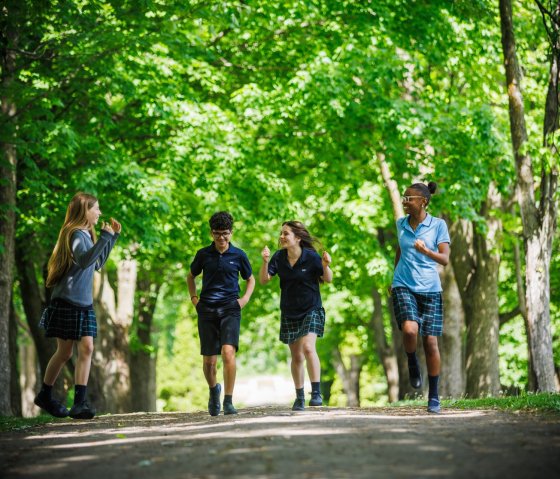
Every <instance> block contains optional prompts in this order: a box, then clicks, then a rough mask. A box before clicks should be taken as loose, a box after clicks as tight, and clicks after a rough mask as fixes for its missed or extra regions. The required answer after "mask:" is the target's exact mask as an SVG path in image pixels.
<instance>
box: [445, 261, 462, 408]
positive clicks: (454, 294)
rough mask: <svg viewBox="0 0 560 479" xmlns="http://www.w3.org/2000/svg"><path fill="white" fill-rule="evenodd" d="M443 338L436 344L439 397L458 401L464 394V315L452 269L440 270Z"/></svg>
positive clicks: (449, 267) (451, 266) (450, 266)
mask: <svg viewBox="0 0 560 479" xmlns="http://www.w3.org/2000/svg"><path fill="white" fill-rule="evenodd" d="M441 277H442V278H441V282H442V284H443V285H444V288H443V309H444V312H445V314H444V316H443V336H442V337H441V338H440V340H439V349H440V353H441V372H440V394H441V396H442V397H455V398H457V397H460V396H462V395H463V393H464V392H465V365H464V353H463V341H462V338H463V328H464V325H465V312H464V310H463V304H462V302H461V294H460V293H459V287H458V286H457V280H456V279H455V273H454V271H453V265H452V264H449V265H447V266H446V267H445V268H443V271H442V274H441Z"/></svg>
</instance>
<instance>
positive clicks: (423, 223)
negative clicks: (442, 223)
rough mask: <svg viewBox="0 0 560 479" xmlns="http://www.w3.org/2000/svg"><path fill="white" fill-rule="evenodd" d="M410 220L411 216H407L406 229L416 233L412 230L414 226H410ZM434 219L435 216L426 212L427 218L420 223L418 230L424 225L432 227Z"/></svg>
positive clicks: (405, 219)
mask: <svg viewBox="0 0 560 479" xmlns="http://www.w3.org/2000/svg"><path fill="white" fill-rule="evenodd" d="M409 218H410V215H406V216H405V217H404V227H405V228H408V229H409V230H410V231H412V232H413V233H414V230H413V229H412V226H410V223H409V221H408V219H409ZM432 219H433V216H432V215H431V214H430V213H427V212H426V217H425V218H424V220H422V221H421V222H420V223H418V226H417V227H416V230H418V228H420V226H422V225H424V226H426V227H428V226H430V225H431V224H432Z"/></svg>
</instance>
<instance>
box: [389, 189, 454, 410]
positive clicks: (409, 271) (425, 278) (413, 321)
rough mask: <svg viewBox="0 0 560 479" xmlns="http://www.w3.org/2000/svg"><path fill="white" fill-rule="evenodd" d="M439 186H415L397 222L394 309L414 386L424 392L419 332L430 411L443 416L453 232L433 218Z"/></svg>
mask: <svg viewBox="0 0 560 479" xmlns="http://www.w3.org/2000/svg"><path fill="white" fill-rule="evenodd" d="M436 188H437V185H436V184H435V183H434V182H430V183H429V184H428V185H425V184H424V183H415V184H413V185H411V186H409V187H408V188H407V189H406V191H405V192H404V194H405V196H403V198H402V203H403V207H404V211H405V213H407V216H405V217H404V218H400V219H399V220H398V221H397V234H398V239H399V247H398V248H397V254H396V257H395V275H394V277H393V283H392V285H391V296H392V299H393V308H394V311H395V317H396V319H397V323H398V325H399V329H401V330H402V332H403V344H404V348H405V351H406V354H407V356H408V371H409V376H410V383H411V385H412V387H414V388H417V389H419V388H421V387H422V375H421V373H420V366H419V364H418V359H417V357H416V341H417V336H418V334H419V333H420V335H421V336H422V343H423V345H424V351H425V353H426V365H427V366H428V382H429V391H428V412H431V413H436V414H437V413H439V412H440V406H439V394H438V382H439V372H440V356H439V348H438V342H437V337H438V336H441V335H442V334H443V300H442V295H441V283H440V280H439V274H438V270H437V265H438V264H441V265H443V266H445V265H447V263H448V262H449V244H450V243H451V241H450V239H449V232H448V231H447V225H446V224H445V221H443V220H442V219H440V218H435V217H433V216H431V215H430V214H428V212H427V211H426V208H427V206H428V203H429V202H430V199H431V197H432V194H433V193H435V191H436Z"/></svg>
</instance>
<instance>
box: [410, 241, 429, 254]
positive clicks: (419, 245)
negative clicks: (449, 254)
mask: <svg viewBox="0 0 560 479" xmlns="http://www.w3.org/2000/svg"><path fill="white" fill-rule="evenodd" d="M414 247H415V248H416V250H417V251H420V253H423V254H425V255H427V254H428V252H429V251H430V250H429V249H428V248H426V243H424V241H423V240H421V239H418V240H416V241H415V242H414Z"/></svg>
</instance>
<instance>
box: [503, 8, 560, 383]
mask: <svg viewBox="0 0 560 479" xmlns="http://www.w3.org/2000/svg"><path fill="white" fill-rule="evenodd" d="M500 19H501V28H502V48H503V53H504V66H505V73H506V81H507V91H508V99H509V118H510V130H511V139H512V145H513V153H514V157H515V165H516V171H517V188H518V202H519V206H520V209H521V219H522V223H523V236H524V238H525V286H526V288H525V290H526V305H527V323H528V327H529V331H528V340H529V345H530V348H531V358H532V361H533V368H534V373H535V377H536V389H537V390H539V391H550V392H553V391H556V382H555V377H554V363H553V355H552V333H551V327H550V273H549V264H550V257H551V252H552V239H553V235H554V231H555V227H556V214H557V211H556V210H557V206H556V198H555V195H556V190H557V187H558V183H557V181H558V171H557V165H554V166H552V167H549V166H547V165H545V164H543V165H542V166H543V168H542V176H541V184H540V205H539V206H538V207H537V205H536V203H535V185H534V180H533V164H532V159H531V157H530V155H529V154H528V153H527V151H526V148H525V146H526V143H527V128H526V125H525V112H524V106H523V95H522V92H521V79H522V77H521V69H520V67H519V63H518V60H517V53H516V46H515V35H514V30H513V16H512V7H511V0H500ZM556 28H557V27H556ZM556 41H558V39H556ZM556 53H557V50H556ZM555 68H556V69H557V68H558V56H557V54H555V55H553V56H552V61H551V71H550V74H551V83H552V85H550V84H549V93H550V92H551V89H552V94H550V95H549V96H548V97H547V104H546V108H545V116H546V117H547V118H545V131H544V138H545V144H547V138H548V134H549V133H550V132H551V129H550V128H549V129H548V130H547V127H548V125H554V124H556V128H557V120H556V118H557V117H556V116H554V115H555V114H556V115H557V113H558V110H557V109H558V98H557V96H558V83H557V82H558V79H557V71H556V72H555ZM554 82H556V83H554ZM554 91H555V92H556V93H555V94H554ZM555 95H556V96H555ZM554 102H555V103H554ZM554 109H556V111H554ZM549 110H550V112H549ZM553 163H554V162H553Z"/></svg>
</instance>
